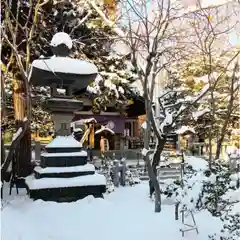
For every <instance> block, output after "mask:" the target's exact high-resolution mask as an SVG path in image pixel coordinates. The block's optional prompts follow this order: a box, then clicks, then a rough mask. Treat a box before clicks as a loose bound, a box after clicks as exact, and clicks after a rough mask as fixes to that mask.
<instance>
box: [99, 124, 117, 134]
mask: <svg viewBox="0 0 240 240" xmlns="http://www.w3.org/2000/svg"><path fill="white" fill-rule="evenodd" d="M104 131H107V132H110V133H111V134H115V132H114V131H113V130H111V129H110V128H107V127H105V126H101V128H100V129H99V130H97V131H96V132H95V134H99V133H101V132H104Z"/></svg>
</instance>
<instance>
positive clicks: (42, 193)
mask: <svg viewBox="0 0 240 240" xmlns="http://www.w3.org/2000/svg"><path fill="white" fill-rule="evenodd" d="M28 191H29V196H30V198H32V199H33V200H37V199H41V200H43V201H54V202H73V201H77V200H79V199H82V198H85V197H86V196H88V195H92V196H94V197H95V198H102V197H103V193H104V192H106V186H105V185H98V186H81V187H67V188H45V189H28Z"/></svg>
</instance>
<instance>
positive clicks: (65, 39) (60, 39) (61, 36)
mask: <svg viewBox="0 0 240 240" xmlns="http://www.w3.org/2000/svg"><path fill="white" fill-rule="evenodd" d="M61 44H65V45H66V46H67V47H68V48H69V49H72V46H73V43H72V39H71V38H70V36H69V35H68V34H67V33H65V32H58V33H56V34H55V35H54V36H53V38H52V41H51V43H50V45H51V46H52V47H57V46H59V45H61Z"/></svg>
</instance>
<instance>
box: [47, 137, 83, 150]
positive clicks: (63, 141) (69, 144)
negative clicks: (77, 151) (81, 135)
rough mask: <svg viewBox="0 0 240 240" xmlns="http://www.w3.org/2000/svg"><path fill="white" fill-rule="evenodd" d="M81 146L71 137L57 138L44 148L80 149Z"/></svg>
mask: <svg viewBox="0 0 240 240" xmlns="http://www.w3.org/2000/svg"><path fill="white" fill-rule="evenodd" d="M80 147H81V144H80V143H79V142H78V141H77V140H76V139H75V138H74V137H73V136H72V135H69V136H57V137H56V138H54V139H53V140H52V141H51V142H50V143H49V144H48V145H47V146H46V148H80Z"/></svg>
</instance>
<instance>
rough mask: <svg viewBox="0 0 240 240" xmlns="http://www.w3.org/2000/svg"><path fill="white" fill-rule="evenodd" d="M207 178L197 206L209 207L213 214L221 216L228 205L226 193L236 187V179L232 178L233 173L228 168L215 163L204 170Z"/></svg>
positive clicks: (201, 207)
mask: <svg viewBox="0 0 240 240" xmlns="http://www.w3.org/2000/svg"><path fill="white" fill-rule="evenodd" d="M204 175H205V177H207V178H205V179H203V186H202V189H201V193H200V195H199V200H198V203H197V208H198V209H199V210H200V209H207V210H208V211H209V212H210V213H211V214H212V215H213V216H221V214H222V211H224V210H225V208H226V206H227V205H228V201H227V200H225V199H224V195H225V194H226V193H227V191H228V190H230V189H232V190H234V189H236V181H233V180H232V174H231V172H230V171H229V170H228V168H226V167H223V166H221V165H220V164H217V163H215V164H214V165H213V166H212V167H211V170H210V169H209V170H206V171H204Z"/></svg>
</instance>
